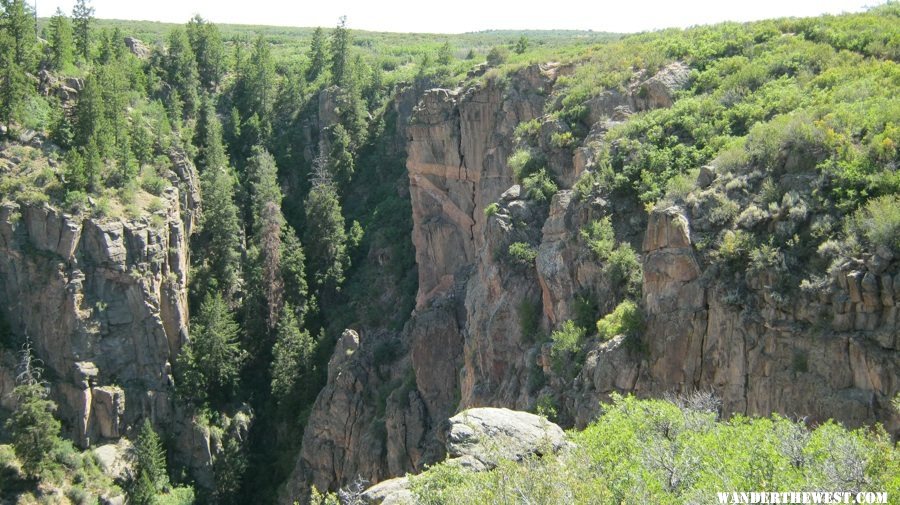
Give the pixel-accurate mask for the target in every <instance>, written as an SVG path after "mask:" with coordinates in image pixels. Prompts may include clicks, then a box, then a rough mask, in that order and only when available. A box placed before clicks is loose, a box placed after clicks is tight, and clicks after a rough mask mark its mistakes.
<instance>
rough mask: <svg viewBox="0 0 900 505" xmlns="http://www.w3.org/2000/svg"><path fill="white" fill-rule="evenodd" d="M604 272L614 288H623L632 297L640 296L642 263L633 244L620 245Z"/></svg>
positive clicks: (608, 260)
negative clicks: (619, 286)
mask: <svg viewBox="0 0 900 505" xmlns="http://www.w3.org/2000/svg"><path fill="white" fill-rule="evenodd" d="M604 270H605V271H606V273H607V275H609V280H610V282H611V283H612V284H613V285H614V286H616V285H622V286H623V288H624V293H625V294H628V295H632V296H637V295H638V294H640V290H641V280H642V269H641V262H640V260H639V259H638V256H637V253H636V252H634V249H633V248H632V247H631V244H627V243H624V244H619V247H616V248H615V249H614V250H613V251H612V252H611V253H610V255H609V257H608V258H607V263H606V266H605V267H604Z"/></svg>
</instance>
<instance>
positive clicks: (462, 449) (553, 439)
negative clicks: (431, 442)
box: [441, 407, 566, 468]
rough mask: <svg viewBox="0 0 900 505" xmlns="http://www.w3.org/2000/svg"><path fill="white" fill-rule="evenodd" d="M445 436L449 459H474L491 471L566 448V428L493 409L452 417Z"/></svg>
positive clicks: (480, 409) (484, 408)
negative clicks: (502, 462) (502, 464)
mask: <svg viewBox="0 0 900 505" xmlns="http://www.w3.org/2000/svg"><path fill="white" fill-rule="evenodd" d="M441 436H442V439H443V441H444V445H445V447H446V449H447V456H449V457H450V458H472V459H474V460H476V461H478V462H479V463H481V464H482V465H484V466H485V467H487V468H492V467H494V466H496V465H497V463H498V462H499V461H500V460H511V461H521V460H522V459H523V458H525V457H528V456H530V455H534V454H538V455H540V454H547V453H550V452H556V451H558V450H560V449H562V448H563V447H564V446H565V445H566V435H565V433H563V430H562V428H560V427H559V426H557V425H556V424H553V423H551V422H549V421H547V419H545V418H543V417H541V416H537V415H534V414H530V413H528V412H518V411H514V410H509V409H498V408H491V407H482V408H474V409H468V410H464V411H463V412H460V413H459V414H457V415H455V416H453V417H451V418H450V419H448V420H447V422H446V423H445V425H444V429H443V431H442V433H441Z"/></svg>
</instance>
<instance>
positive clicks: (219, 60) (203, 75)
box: [187, 15, 225, 92]
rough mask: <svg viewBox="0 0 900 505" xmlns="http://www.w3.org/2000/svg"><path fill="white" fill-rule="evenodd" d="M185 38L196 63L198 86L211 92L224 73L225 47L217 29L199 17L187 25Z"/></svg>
mask: <svg viewBox="0 0 900 505" xmlns="http://www.w3.org/2000/svg"><path fill="white" fill-rule="evenodd" d="M187 36H188V40H189V41H190V43H191V48H192V49H193V51H194V57H195V59H196V61H197V72H198V75H199V78H200V85H201V86H203V88H204V89H205V90H206V91H209V92H212V91H215V89H216V88H217V87H218V86H219V82H220V81H221V80H222V76H223V75H224V73H225V46H224V44H223V42H222V34H221V33H220V32H219V28H218V27H217V26H216V25H214V24H212V23H210V22H208V21H206V20H205V19H203V18H202V17H200V16H199V15H196V16H194V17H193V18H191V20H190V21H189V22H188V24H187Z"/></svg>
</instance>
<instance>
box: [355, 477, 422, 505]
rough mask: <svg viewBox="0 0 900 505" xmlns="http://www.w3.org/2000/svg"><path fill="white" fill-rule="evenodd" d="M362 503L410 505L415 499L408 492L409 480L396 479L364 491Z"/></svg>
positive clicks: (371, 504)
mask: <svg viewBox="0 0 900 505" xmlns="http://www.w3.org/2000/svg"><path fill="white" fill-rule="evenodd" d="M362 501H363V503H366V504H368V505H412V504H413V503H415V497H414V496H413V494H412V492H411V491H410V490H409V478H407V477H397V478H396V479H389V480H386V481H383V482H379V483H378V484H375V485H374V486H372V487H370V488H369V489H366V490H365V491H364V492H363V494H362Z"/></svg>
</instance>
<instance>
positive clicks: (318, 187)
mask: <svg viewBox="0 0 900 505" xmlns="http://www.w3.org/2000/svg"><path fill="white" fill-rule="evenodd" d="M328 165H329V161H328V157H327V156H325V155H320V156H319V157H318V158H317V159H316V161H315V163H314V167H313V178H312V189H311V190H310V192H309V195H307V197H306V201H305V202H304V209H305V211H306V229H305V233H304V236H303V243H304V244H305V246H306V255H307V259H308V261H307V265H308V272H307V274H308V275H310V276H311V278H312V280H313V285H314V286H315V288H316V291H317V292H318V293H319V294H320V295H321V294H322V293H327V292H330V291H335V290H339V289H340V285H341V284H342V283H343V282H344V272H345V271H346V269H347V268H349V266H350V258H349V256H348V253H347V232H346V228H345V227H346V225H345V222H344V216H343V214H342V213H341V203H340V200H339V198H338V193H337V188H336V187H335V184H334V181H333V178H332V176H331V174H330V172H329V170H328ZM319 298H321V296H319Z"/></svg>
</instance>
